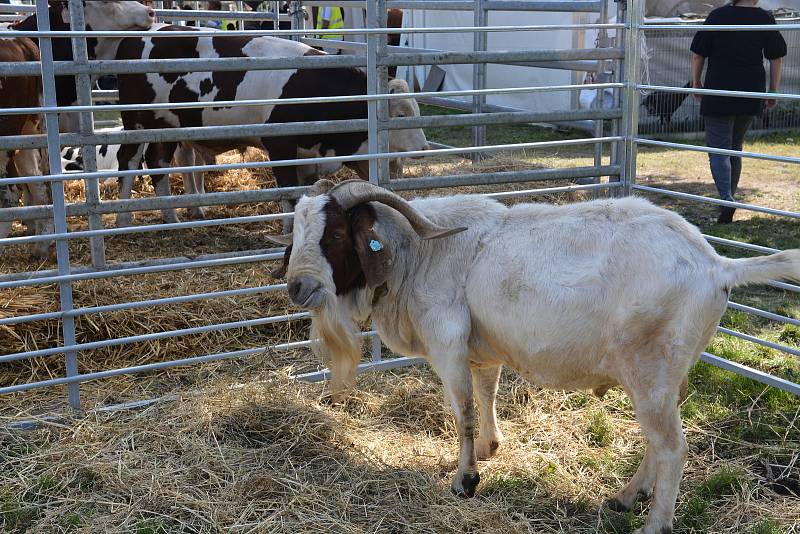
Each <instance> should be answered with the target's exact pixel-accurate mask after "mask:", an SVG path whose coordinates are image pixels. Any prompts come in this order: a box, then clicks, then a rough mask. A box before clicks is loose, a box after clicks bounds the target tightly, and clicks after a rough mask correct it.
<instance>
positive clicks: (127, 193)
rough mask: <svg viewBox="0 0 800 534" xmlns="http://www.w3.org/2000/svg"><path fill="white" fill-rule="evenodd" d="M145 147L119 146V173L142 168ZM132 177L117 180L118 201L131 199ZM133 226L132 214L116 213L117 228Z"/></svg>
mask: <svg viewBox="0 0 800 534" xmlns="http://www.w3.org/2000/svg"><path fill="white" fill-rule="evenodd" d="M144 147H145V145H143V144H142V145H120V147H119V150H118V151H117V166H118V168H119V170H121V171H128V170H132V169H141V168H142V155H143V154H144ZM133 181H134V177H133V176H123V177H121V178H119V194H118V197H117V198H119V199H120V200H126V199H129V198H131V193H132V192H133ZM131 224H133V214H132V213H118V214H117V227H119V228H122V227H124V226H131Z"/></svg>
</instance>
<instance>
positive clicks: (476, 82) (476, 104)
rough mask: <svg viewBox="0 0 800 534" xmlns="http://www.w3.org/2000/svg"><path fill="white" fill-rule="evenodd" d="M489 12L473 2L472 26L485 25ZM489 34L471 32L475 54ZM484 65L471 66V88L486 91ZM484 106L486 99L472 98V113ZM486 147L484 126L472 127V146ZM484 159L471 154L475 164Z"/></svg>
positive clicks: (477, 0) (480, 2)
mask: <svg viewBox="0 0 800 534" xmlns="http://www.w3.org/2000/svg"><path fill="white" fill-rule="evenodd" d="M488 18H489V12H488V10H487V9H486V8H485V7H484V0H475V11H474V15H473V26H476V27H478V28H482V27H484V26H486V25H487V23H488ZM488 39H489V34H488V33H487V32H477V31H476V32H473V34H472V43H473V45H472V48H473V50H474V51H475V52H483V51H485V50H486V48H487V43H488ZM486 69H487V66H486V63H475V64H473V65H472V88H473V89H486ZM484 104H486V97H485V96H483V95H475V96H473V97H472V113H483V106H484ZM485 145H486V125H485V124H480V125H477V126H473V127H472V146H485ZM483 158H484V155H483V154H482V153H480V152H473V153H472V162H473V163H477V162H479V161H481V160H482V159H483Z"/></svg>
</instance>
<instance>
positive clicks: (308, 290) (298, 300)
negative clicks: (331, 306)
mask: <svg viewBox="0 0 800 534" xmlns="http://www.w3.org/2000/svg"><path fill="white" fill-rule="evenodd" d="M287 289H288V291H289V298H290V299H291V300H292V302H293V303H294V304H295V305H297V306H299V307H300V308H303V309H306V310H313V309H316V308H319V307H320V306H322V299H323V297H324V294H325V291H324V289H323V288H322V284H321V283H320V282H319V281H317V280H315V279H314V278H311V277H310V276H298V277H296V278H292V279H290V280H289V284H288V286H287Z"/></svg>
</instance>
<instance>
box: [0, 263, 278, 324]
mask: <svg viewBox="0 0 800 534" xmlns="http://www.w3.org/2000/svg"><path fill="white" fill-rule="evenodd" d="M282 258H283V253H274V254H252V255H248V256H235V257H232V258H220V259H214V260H201V261H187V262H180V263H170V264H162V265H152V266H147V267H131V268H129V269H114V270H109V271H93V272H88V273H77V274H59V275H58V276H46V277H43V278H31V279H27V280H14V281H10V282H0V289H11V288H15V287H25V286H35V285H46V284H56V283H61V282H78V281H84V280H97V279H100V278H114V277H117V276H133V275H135V274H153V273H163V272H168V271H182V270H184V269H201V268H204V267H223V266H227V265H238V264H240V263H255V262H261V261H269V260H279V259H282ZM64 311H67V310H64Z"/></svg>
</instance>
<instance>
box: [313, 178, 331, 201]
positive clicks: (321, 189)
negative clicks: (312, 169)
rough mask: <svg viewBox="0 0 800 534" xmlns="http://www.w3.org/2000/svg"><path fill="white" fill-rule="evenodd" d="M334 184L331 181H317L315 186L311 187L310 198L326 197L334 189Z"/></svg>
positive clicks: (323, 179)
mask: <svg viewBox="0 0 800 534" xmlns="http://www.w3.org/2000/svg"><path fill="white" fill-rule="evenodd" d="M334 185H335V184H334V183H333V182H331V181H330V180H327V179H325V178H322V179H321V180H317V181H316V182H314V185H312V186H311V189H309V190H308V196H310V197H316V196H319V195H324V194H325V193H327V192H328V191H330V190H331V189H333V187H334Z"/></svg>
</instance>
